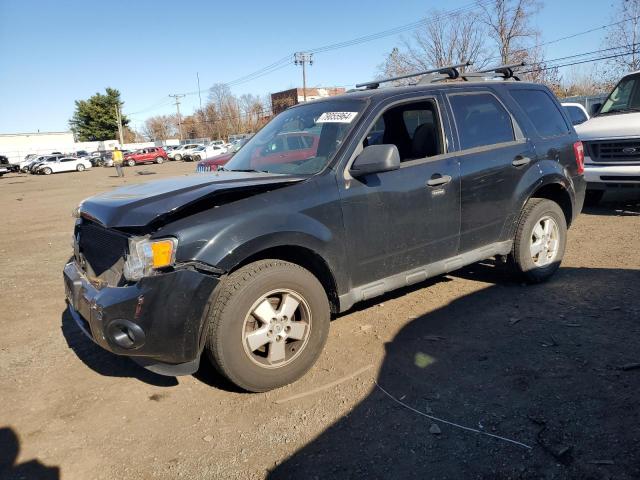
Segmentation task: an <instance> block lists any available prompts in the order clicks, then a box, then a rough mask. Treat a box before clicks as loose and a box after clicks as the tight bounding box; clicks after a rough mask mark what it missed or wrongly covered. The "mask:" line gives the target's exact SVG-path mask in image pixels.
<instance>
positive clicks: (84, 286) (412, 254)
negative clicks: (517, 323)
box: [64, 67, 585, 392]
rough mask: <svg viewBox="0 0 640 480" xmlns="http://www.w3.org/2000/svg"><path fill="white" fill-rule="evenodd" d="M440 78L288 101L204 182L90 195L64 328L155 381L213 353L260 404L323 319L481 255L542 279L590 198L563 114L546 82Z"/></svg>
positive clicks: (505, 72)
mask: <svg viewBox="0 0 640 480" xmlns="http://www.w3.org/2000/svg"><path fill="white" fill-rule="evenodd" d="M510 71H511V70H510V69H507V68H505V69H502V70H500V71H498V72H495V75H498V74H500V75H502V76H503V77H504V78H505V80H506V79H507V78H512V77H511V75H510V73H509V72H510ZM478 75H480V74H478ZM487 75H491V74H487ZM465 77H466V78H469V77H470V75H468V76H465ZM442 78H452V81H449V82H438V83H420V84H418V85H414V86H408V87H397V88H382V89H378V88H375V87H377V86H378V85H379V84H380V83H382V82H383V81H382V80H378V81H376V82H373V83H372V84H370V85H369V88H368V89H366V90H357V91H353V92H350V93H347V94H343V95H340V96H336V97H328V98H323V99H320V100H315V101H313V102H308V103H302V104H300V105H296V106H294V107H291V108H289V109H287V110H285V111H284V112H282V113H280V114H279V115H277V116H276V117H275V118H274V119H272V120H271V121H270V122H269V123H268V124H267V125H266V126H265V127H264V128H262V129H261V130H260V132H259V133H258V134H256V135H255V136H254V137H253V138H251V139H250V140H249V141H248V142H247V143H246V144H245V145H244V146H243V147H242V148H241V149H240V150H239V151H238V152H237V153H236V154H235V155H234V156H233V158H232V159H231V160H230V161H229V162H228V163H227V164H226V165H225V168H224V170H222V171H219V172H217V174H216V175H191V176H182V177H177V178H172V179H166V180H159V181H155V182H150V183H147V184H143V185H130V186H126V187H123V188H119V189H117V190H115V191H113V192H110V193H109V192H108V193H102V194H100V195H97V196H95V197H92V198H89V199H86V200H84V201H83V202H82V204H81V205H80V206H79V208H78V209H77V214H78V219H77V221H76V225H75V230H74V238H75V246H74V258H73V260H72V261H70V262H69V263H68V264H67V265H66V266H65V267H64V283H65V289H66V297H67V301H68V304H69V312H70V314H71V316H72V317H73V318H74V319H75V321H76V323H77V325H78V326H79V328H80V329H81V330H82V331H83V332H84V333H85V334H86V335H88V336H90V337H91V338H92V339H93V340H94V341H95V342H97V343H98V344H99V345H100V346H101V347H103V348H105V349H107V350H109V351H111V352H113V353H116V354H119V355H125V356H130V357H131V358H133V359H134V360H136V361H138V362H139V363H141V364H142V365H144V366H146V367H147V368H149V369H152V370H153V371H155V372H157V373H162V374H169V375H176V374H189V373H193V372H194V371H196V369H197V368H198V365H199V363H200V358H201V355H206V357H207V358H208V359H209V360H210V361H211V362H213V364H214V365H215V367H216V368H217V369H218V371H220V372H221V373H222V374H223V375H224V376H226V377H227V378H228V379H229V380H230V381H231V382H233V383H234V384H236V385H238V386H239V387H241V388H243V389H245V390H248V391H254V392H259V391H266V390H270V389H273V388H277V387H280V386H282V385H286V384H288V383H290V382H293V381H295V380H296V379H298V378H300V377H301V376H302V375H304V374H305V372H307V371H308V370H309V368H311V366H312V365H313V364H314V363H315V362H316V360H317V359H318V357H319V356H320V354H321V352H322V349H323V346H324V344H325V342H326V339H327V335H328V331H329V325H330V318H331V314H332V313H334V314H337V313H339V312H344V311H346V310H348V309H350V308H351V307H352V306H353V305H354V304H355V303H356V302H360V301H363V300H368V299H371V298H374V297H376V296H378V295H381V294H383V293H385V292H387V291H390V290H393V289H397V288H400V287H404V286H406V285H409V284H414V283H417V282H421V281H423V280H425V279H427V278H429V277H433V276H436V275H441V274H443V273H447V272H450V271H452V270H456V269H458V268H461V267H463V266H465V265H468V264H471V263H474V262H478V261H482V260H485V259H489V258H492V257H498V258H500V259H503V260H505V261H507V262H508V263H509V265H510V266H511V267H512V269H513V271H514V273H515V274H517V275H518V276H519V277H520V278H522V279H523V280H524V281H527V282H531V283H537V282H542V281H545V280H547V279H548V278H550V277H551V276H552V275H553V274H554V273H555V272H556V270H557V269H558V268H559V266H560V263H561V261H562V258H563V255H564V251H565V246H566V240H567V228H568V226H570V225H571V224H572V223H573V221H574V220H575V218H576V217H577V215H578V214H579V212H580V210H581V208H582V202H583V199H584V191H585V182H584V177H583V149H582V144H581V142H580V141H579V140H578V137H577V135H576V133H575V131H574V129H573V126H572V125H571V122H570V120H569V118H568V116H567V115H566V113H565V111H564V110H563V109H562V107H561V106H560V103H559V102H558V101H557V100H556V98H555V97H554V96H553V94H552V93H551V92H550V91H549V89H548V88H546V87H545V86H542V85H537V84H532V83H523V82H517V81H502V82H498V81H491V80H489V79H484V78H483V79H482V80H481V81H462V80H458V81H453V78H460V77H459V73H458V72H457V71H456V70H455V68H454V67H448V68H447V69H443V70H442V71H441V72H439V75H438V76H437V78H436V79H442ZM293 125H295V126H296V128H297V129H299V132H298V133H299V136H301V135H308V136H310V137H316V136H317V137H318V140H317V141H316V139H315V138H313V142H312V143H310V144H308V147H307V148H309V149H311V148H315V152H314V155H313V156H310V157H306V158H298V157H297V156H291V157H289V158H288V159H287V160H286V161H281V159H280V158H278V157H277V156H275V155H264V152H265V148H267V147H269V146H270V145H272V144H273V143H274V142H275V143H276V144H277V143H279V142H280V140H281V139H286V138H288V136H287V135H288V134H289V133H290V131H291V127H292V126H293ZM380 125H383V127H382V128H383V129H384V134H383V135H382V137H381V138H379V140H377V141H376V142H375V143H373V144H372V143H370V138H371V137H370V135H369V134H370V132H373V131H377V130H378V129H379V128H380ZM311 145H313V147H311ZM269 150H271V149H270V147H269ZM307 153H308V152H307ZM256 158H260V159H261V161H260V162H259V163H256V161H255V159H256ZM96 285H99V287H96ZM143 300H144V301H143Z"/></svg>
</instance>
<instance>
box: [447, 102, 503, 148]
mask: <svg viewBox="0 0 640 480" xmlns="http://www.w3.org/2000/svg"><path fill="white" fill-rule="evenodd" d="M449 101H450V102H451V107H452V109H453V116H454V117H455V120H456V125H457V127H458V135H459V136H460V144H461V147H462V149H463V150H466V149H468V148H475V147H483V146H487V145H495V144H498V143H505V142H511V141H513V140H514V139H515V136H514V133H513V124H512V123H511V116H510V115H509V113H508V112H507V111H506V110H505V108H504V107H503V106H502V104H501V103H500V102H499V101H498V99H497V98H496V97H494V96H493V95H491V94H489V93H479V94H475V93H474V94H454V95H450V96H449Z"/></svg>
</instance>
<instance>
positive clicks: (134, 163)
mask: <svg viewBox="0 0 640 480" xmlns="http://www.w3.org/2000/svg"><path fill="white" fill-rule="evenodd" d="M127 165H129V166H130V167H135V166H136V161H135V160H127Z"/></svg>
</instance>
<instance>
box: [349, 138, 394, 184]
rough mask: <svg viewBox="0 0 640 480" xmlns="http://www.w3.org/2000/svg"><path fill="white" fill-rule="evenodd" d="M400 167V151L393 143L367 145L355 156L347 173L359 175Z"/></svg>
mask: <svg viewBox="0 0 640 480" xmlns="http://www.w3.org/2000/svg"><path fill="white" fill-rule="evenodd" d="M399 168H400V153H399V152H398V147H396V146H395V145H369V146H368V147H365V149H364V150H362V152H361V153H360V155H358V156H357V157H356V159H355V160H354V162H353V164H352V165H351V169H350V170H349V173H350V174H351V176H353V177H356V178H357V177H361V176H363V175H368V174H370V173H381V172H388V171H391V170H397V169H399Z"/></svg>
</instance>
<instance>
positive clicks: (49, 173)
mask: <svg viewBox="0 0 640 480" xmlns="http://www.w3.org/2000/svg"><path fill="white" fill-rule="evenodd" d="M42 173H44V174H45V175H51V174H52V173H53V171H52V170H51V169H50V168H49V167H47V168H43V169H42Z"/></svg>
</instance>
